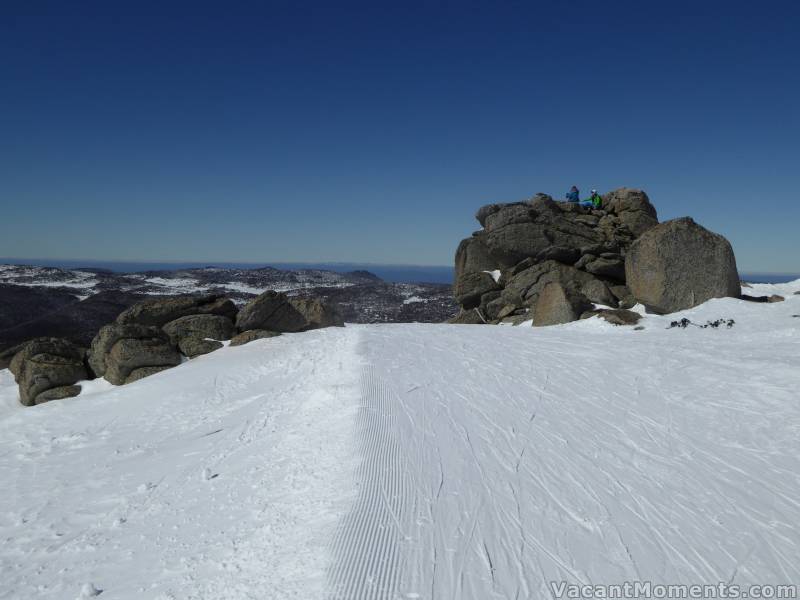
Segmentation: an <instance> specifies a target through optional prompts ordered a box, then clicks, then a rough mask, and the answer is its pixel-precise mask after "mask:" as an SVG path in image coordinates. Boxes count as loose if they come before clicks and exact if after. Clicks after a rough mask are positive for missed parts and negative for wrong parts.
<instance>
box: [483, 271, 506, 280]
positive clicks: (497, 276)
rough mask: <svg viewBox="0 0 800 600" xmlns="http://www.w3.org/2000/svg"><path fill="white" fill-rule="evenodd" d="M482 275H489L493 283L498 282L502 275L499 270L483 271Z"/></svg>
mask: <svg viewBox="0 0 800 600" xmlns="http://www.w3.org/2000/svg"><path fill="white" fill-rule="evenodd" d="M484 273H488V274H489V275H491V276H492V279H494V282H495V283H497V282H498V281H500V276H501V275H502V273H501V272H500V269H495V270H494V271H484Z"/></svg>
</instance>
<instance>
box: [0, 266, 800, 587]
mask: <svg viewBox="0 0 800 600" xmlns="http://www.w3.org/2000/svg"><path fill="white" fill-rule="evenodd" d="M797 291H800V281H796V282H793V283H790V284H782V285H776V286H769V285H757V286H754V288H752V290H751V293H753V294H754V295H762V294H763V295H770V294H773V293H780V294H782V295H783V296H785V297H786V301H785V302H778V303H775V304H759V303H750V302H744V301H740V300H735V299H731V298H725V299H717V300H712V301H709V302H707V303H706V304H704V305H702V306H699V307H697V308H695V309H692V310H688V311H684V312H682V313H677V314H673V315H667V316H652V315H646V316H645V317H644V318H643V319H642V321H641V322H640V325H641V326H642V327H643V329H641V330H635V329H633V328H631V327H614V326H612V325H610V324H608V323H606V322H605V321H601V320H599V319H597V318H592V319H587V320H583V321H578V322H574V323H570V324H567V325H560V326H554V327H546V328H532V327H523V326H520V327H502V326H498V327H492V326H485V325H478V326H470V325H433V324H392V325H355V326H348V327H346V328H344V329H341V328H331V329H325V330H318V331H311V332H307V333H300V334H285V335H283V336H280V337H277V338H272V339H269V340H260V341H256V342H253V343H251V344H249V345H247V346H242V347H237V348H224V349H222V350H219V351H217V352H215V353H212V354H209V355H205V356H201V357H199V358H197V359H194V360H191V361H189V362H187V363H185V364H183V365H181V366H179V367H176V368H174V369H171V370H168V371H165V372H162V373H159V374H157V375H153V376H152V377H148V378H146V379H143V380H141V381H138V382H136V383H133V384H131V385H127V386H124V387H120V388H114V387H112V386H111V385H110V384H106V383H104V382H103V381H102V380H99V381H97V380H96V381H93V382H89V383H87V384H85V385H86V388H85V390H84V392H83V393H82V394H81V395H80V396H78V397H76V398H73V399H68V400H62V401H56V402H50V403H47V404H43V405H40V406H35V407H31V408H23V407H21V406H20V405H19V404H18V402H17V401H16V388H15V387H14V386H13V382H12V380H11V377H10V374H9V373H8V371H0V481H3V482H4V484H5V488H4V493H3V494H0V539H2V540H3V543H2V544H0V572H1V573H2V577H1V578H0V598H3V599H12V598H13V599H17V598H42V599H49V598H52V599H58V600H63V599H67V600H72V599H73V598H78V597H82V594H83V596H84V597H90V595H91V594H93V593H95V592H96V591H102V595H101V596H100V597H101V598H105V597H107V598H114V599H116V600H133V599H136V600H140V599H152V600H168V599H170V600H189V599H212V598H213V599H227V600H244V599H255V598H257V599H259V600H269V599H280V600H285V599H292V598H293V599H302V600H311V599H330V598H387V599H389V598H391V599H410V598H426V599H432V598H459V599H466V600H470V599H475V600H485V599H488V598H526V599H527V598H554V597H557V596H556V594H555V591H554V590H555V589H558V586H560V582H566V583H569V584H583V585H589V584H592V585H600V584H617V585H621V584H623V583H624V582H626V581H627V582H642V583H646V582H649V583H650V584H651V585H684V586H689V585H710V586H718V585H719V584H720V582H721V583H722V584H724V585H727V586H732V585H733V586H740V588H739V589H741V590H745V591H748V590H749V586H750V585H769V584H782V585H786V584H797V583H798V582H799V581H800V536H798V530H797V523H798V522H800V502H799V501H798V498H800V479H799V478H798V476H797V474H798V473H800V436H798V432H800V403H798V397H797V390H798V389H800V368H798V367H799V366H800V295H796V294H795V292H797ZM683 317H686V318H688V319H690V320H691V321H692V322H694V323H697V324H704V323H706V322H707V321H714V320H717V319H733V320H734V321H735V324H734V325H733V326H732V327H731V328H725V327H722V328H705V329H703V328H700V327H693V326H689V327H687V328H685V329H684V328H670V327H669V325H670V322H671V321H673V320H679V319H681V318H683ZM553 585H555V586H556V588H554V587H552V586H553ZM563 589H565V588H562V591H563ZM572 589H573V590H574V588H572ZM725 589H726V592H727V593H729V594H730V590H731V588H725ZM82 590H83V591H82ZM772 592H773V593H774V592H775V589H774V588H772ZM565 594H566V592H565ZM565 597H566V596H565ZM687 597H691V596H687ZM706 597H710V596H706ZM727 597H733V596H730V595H729V596H727Z"/></svg>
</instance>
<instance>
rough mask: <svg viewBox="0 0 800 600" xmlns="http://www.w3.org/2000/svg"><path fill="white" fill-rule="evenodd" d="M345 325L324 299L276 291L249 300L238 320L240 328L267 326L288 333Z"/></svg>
mask: <svg viewBox="0 0 800 600" xmlns="http://www.w3.org/2000/svg"><path fill="white" fill-rule="evenodd" d="M343 325H344V323H343V322H342V319H341V317H340V316H339V314H338V312H337V311H336V310H335V309H334V308H333V307H332V306H329V305H327V304H325V303H324V302H322V301H321V300H317V299H309V298H289V297H288V296H287V295H286V294H281V293H279V292H274V291H268V292H264V293H263V294H261V295H260V296H258V297H256V298H254V299H253V300H251V301H250V302H248V303H247V304H246V305H245V307H244V308H243V309H242V310H241V311H240V312H239V315H238V316H237V319H236V326H237V327H238V329H239V331H247V330H249V329H267V330H270V331H278V332H284V333H287V332H297V331H306V330H308V329H319V328H322V327H332V326H337V327H340V326H343Z"/></svg>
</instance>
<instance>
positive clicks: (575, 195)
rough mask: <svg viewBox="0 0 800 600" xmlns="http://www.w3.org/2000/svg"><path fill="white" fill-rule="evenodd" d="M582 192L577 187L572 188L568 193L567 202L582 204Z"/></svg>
mask: <svg viewBox="0 0 800 600" xmlns="http://www.w3.org/2000/svg"><path fill="white" fill-rule="evenodd" d="M580 201H581V198H580V192H579V191H578V188H577V187H576V186H574V185H573V186H572V187H571V188H570V189H569V191H568V192H567V202H580Z"/></svg>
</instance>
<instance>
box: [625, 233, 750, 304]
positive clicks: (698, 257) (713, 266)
mask: <svg viewBox="0 0 800 600" xmlns="http://www.w3.org/2000/svg"><path fill="white" fill-rule="evenodd" d="M625 276H626V282H627V286H628V288H629V289H630V290H631V293H632V294H633V295H634V297H635V298H636V299H637V300H638V301H639V302H641V303H642V304H644V305H645V306H646V307H647V308H648V309H649V310H652V311H654V312H657V313H662V314H664V313H671V312H676V311H679V310H684V309H687V308H692V307H693V306H697V305H698V304H702V303H703V302H705V301H706V300H710V299H711V298H722V297H726V296H730V297H734V298H738V297H739V296H740V295H741V291H742V290H741V286H740V284H739V274H738V272H737V270H736V258H735V257H734V255H733V249H732V248H731V245H730V243H729V242H728V240H726V239H725V238H724V237H722V236H721V235H719V234H717V233H713V232H711V231H709V230H708V229H705V228H704V227H702V226H700V225H698V224H697V223H695V222H694V221H693V220H692V219H691V218H689V217H684V218H681V219H674V220H672V221H667V222H665V223H661V224H660V225H656V226H655V227H652V228H651V229H649V230H648V231H646V232H645V233H644V234H643V235H642V236H641V237H640V238H638V239H637V240H636V241H635V242H634V243H633V244H632V245H631V247H630V249H629V250H628V253H627V255H626V257H625Z"/></svg>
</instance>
